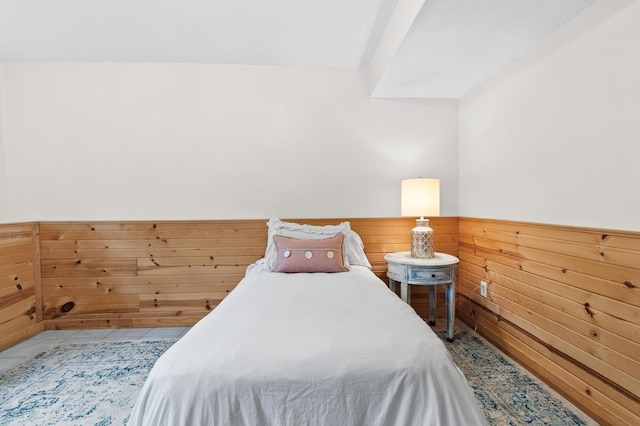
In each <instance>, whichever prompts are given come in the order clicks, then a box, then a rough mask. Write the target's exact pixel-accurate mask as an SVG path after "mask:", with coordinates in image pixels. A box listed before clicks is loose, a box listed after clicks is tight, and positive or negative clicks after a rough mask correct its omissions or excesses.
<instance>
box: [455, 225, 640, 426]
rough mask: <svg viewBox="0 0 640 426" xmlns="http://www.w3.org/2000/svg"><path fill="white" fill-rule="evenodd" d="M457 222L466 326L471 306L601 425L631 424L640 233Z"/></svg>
mask: <svg viewBox="0 0 640 426" xmlns="http://www.w3.org/2000/svg"><path fill="white" fill-rule="evenodd" d="M459 225H460V235H459V240H458V241H459V258H460V259H461V261H460V264H459V268H458V270H459V275H458V286H457V290H458V297H459V298H460V299H461V300H463V301H465V299H466V302H467V303H464V302H462V303H459V304H458V305H457V310H458V316H459V317H460V318H465V321H468V323H469V324H472V323H474V321H473V318H471V316H470V312H471V309H473V310H474V311H475V317H476V322H477V324H478V330H479V332H480V333H482V334H483V335H487V336H491V338H492V340H493V341H494V342H495V343H496V344H497V345H498V346H500V347H501V348H502V349H503V350H505V349H506V350H507V351H512V352H514V353H515V355H516V357H517V359H518V360H519V361H520V362H521V363H522V364H523V365H524V366H525V367H526V368H528V369H529V370H532V371H534V372H535V373H536V374H539V375H541V376H542V377H543V379H544V380H545V381H547V382H548V383H550V384H551V385H552V386H553V387H554V388H556V389H560V391H561V392H562V393H563V394H565V395H566V396H567V397H568V398H569V399H570V400H571V401H573V402H574V403H577V404H578V405H579V406H580V407H581V408H583V409H585V408H587V412H589V414H591V415H592V416H594V417H595V418H596V419H598V420H601V421H603V423H604V424H627V423H628V424H635V423H637V422H638V420H639V418H638V415H637V414H635V413H638V408H639V407H640V360H639V359H638V357H637V353H638V349H639V348H640V346H639V344H640V341H639V340H638V338H639V337H640V324H639V317H640V313H639V312H640V310H639V309H638V307H639V306H640V305H639V304H638V302H639V301H640V288H639V286H638V282H639V281H640V262H638V260H640V233H629V232H623V231H609V230H597V229H585V228H571V227H562V226H548V225H538V224H531V223H519V222H509V221H499V220H491V219H471V218H461V219H460V222H459ZM480 280H485V281H487V282H488V283H489V298H487V299H485V298H482V297H480V296H479V295H478V294H477V291H476V289H477V287H478V285H479V282H480ZM470 299H472V300H473V303H471V305H472V306H471V307H469V306H468V305H469V300H470ZM459 301H460V300H459ZM508 353H509V352H508ZM536 353H537V354H541V356H538V355H536ZM542 366H544V368H542ZM545 370H547V371H545ZM569 372H570V373H569ZM585 389H586V390H587V393H586V394H585ZM612 413H613V414H612Z"/></svg>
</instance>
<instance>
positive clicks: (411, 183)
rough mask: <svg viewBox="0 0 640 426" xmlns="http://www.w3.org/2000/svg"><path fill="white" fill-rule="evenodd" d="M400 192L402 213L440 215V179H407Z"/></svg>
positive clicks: (406, 214)
mask: <svg viewBox="0 0 640 426" xmlns="http://www.w3.org/2000/svg"><path fill="white" fill-rule="evenodd" d="M400 192H401V195H400V198H401V203H400V215H402V216H420V217H422V216H440V179H430V178H418V179H405V180H403V181H402V185H401V191H400Z"/></svg>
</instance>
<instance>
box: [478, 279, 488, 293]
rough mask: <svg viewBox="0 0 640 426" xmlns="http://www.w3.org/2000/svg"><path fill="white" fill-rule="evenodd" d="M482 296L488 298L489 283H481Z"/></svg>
mask: <svg viewBox="0 0 640 426" xmlns="http://www.w3.org/2000/svg"><path fill="white" fill-rule="evenodd" d="M480 296H482V297H487V283H486V282H485V281H480Z"/></svg>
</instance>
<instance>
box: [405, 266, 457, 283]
mask: <svg viewBox="0 0 640 426" xmlns="http://www.w3.org/2000/svg"><path fill="white" fill-rule="evenodd" d="M452 271H453V268H449V267H447V268H438V269H434V268H424V267H414V266H409V282H411V283H413V282H416V283H418V284H427V285H428V284H438V283H446V282H449V281H451V280H452V279H453V276H452Z"/></svg>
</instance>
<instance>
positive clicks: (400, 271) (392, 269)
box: [387, 263, 407, 282]
mask: <svg viewBox="0 0 640 426" xmlns="http://www.w3.org/2000/svg"><path fill="white" fill-rule="evenodd" d="M387 277H389V278H391V279H392V280H394V281H398V282H405V281H406V279H407V270H406V267H405V266H404V265H400V264H397V263H389V265H388V267H387Z"/></svg>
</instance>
